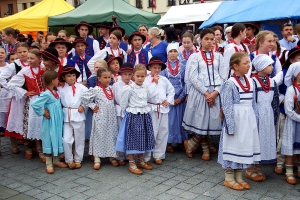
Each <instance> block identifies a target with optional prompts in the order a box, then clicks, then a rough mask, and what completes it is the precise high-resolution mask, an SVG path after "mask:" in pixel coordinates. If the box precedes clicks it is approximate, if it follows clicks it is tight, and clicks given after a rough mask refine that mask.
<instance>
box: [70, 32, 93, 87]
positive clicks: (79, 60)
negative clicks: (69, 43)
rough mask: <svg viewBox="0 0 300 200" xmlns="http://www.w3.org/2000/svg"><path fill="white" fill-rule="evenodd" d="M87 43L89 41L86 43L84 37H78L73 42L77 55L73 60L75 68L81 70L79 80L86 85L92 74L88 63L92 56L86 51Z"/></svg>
mask: <svg viewBox="0 0 300 200" xmlns="http://www.w3.org/2000/svg"><path fill="white" fill-rule="evenodd" d="M87 45H88V43H86V42H85V41H84V39H83V38H82V37H77V38H76V39H75V40H74V42H73V47H74V48H75V51H76V55H75V56H74V57H73V58H72V60H73V62H75V68H76V69H77V70H78V71H80V76H79V78H78V80H77V82H78V83H82V84H83V85H85V86H86V84H87V79H88V78H89V77H90V76H91V75H92V74H91V71H90V70H89V68H88V66H87V63H88V62H89V60H90V59H91V58H92V57H91V56H89V55H86V54H85V51H84V50H85V49H86V47H87Z"/></svg>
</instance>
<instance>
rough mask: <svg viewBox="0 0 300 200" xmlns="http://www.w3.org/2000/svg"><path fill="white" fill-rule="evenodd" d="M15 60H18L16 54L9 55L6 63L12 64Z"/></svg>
mask: <svg viewBox="0 0 300 200" xmlns="http://www.w3.org/2000/svg"><path fill="white" fill-rule="evenodd" d="M16 59H18V55H17V54H16V53H10V54H8V56H7V62H8V63H9V64H11V63H13V62H14V61H15V60H16Z"/></svg>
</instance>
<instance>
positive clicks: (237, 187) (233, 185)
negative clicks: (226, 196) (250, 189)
mask: <svg viewBox="0 0 300 200" xmlns="http://www.w3.org/2000/svg"><path fill="white" fill-rule="evenodd" d="M224 185H225V186H226V187H229V188H231V189H234V190H243V189H244V187H243V186H242V185H241V184H239V183H238V182H236V181H230V182H229V181H224Z"/></svg>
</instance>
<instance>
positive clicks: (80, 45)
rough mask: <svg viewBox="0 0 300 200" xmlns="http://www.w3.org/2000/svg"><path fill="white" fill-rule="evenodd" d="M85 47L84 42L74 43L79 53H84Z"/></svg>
mask: <svg viewBox="0 0 300 200" xmlns="http://www.w3.org/2000/svg"><path fill="white" fill-rule="evenodd" d="M85 49H86V45H85V44H84V43H80V42H79V43H76V44H75V50H76V52H77V53H78V54H79V55H84V53H85Z"/></svg>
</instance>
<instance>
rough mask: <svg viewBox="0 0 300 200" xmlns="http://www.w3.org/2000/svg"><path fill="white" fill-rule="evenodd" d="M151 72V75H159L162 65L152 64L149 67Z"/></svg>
mask: <svg viewBox="0 0 300 200" xmlns="http://www.w3.org/2000/svg"><path fill="white" fill-rule="evenodd" d="M149 70H150V71H151V75H155V74H159V73H160V72H161V65H160V64H152V65H150V66H149Z"/></svg>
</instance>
